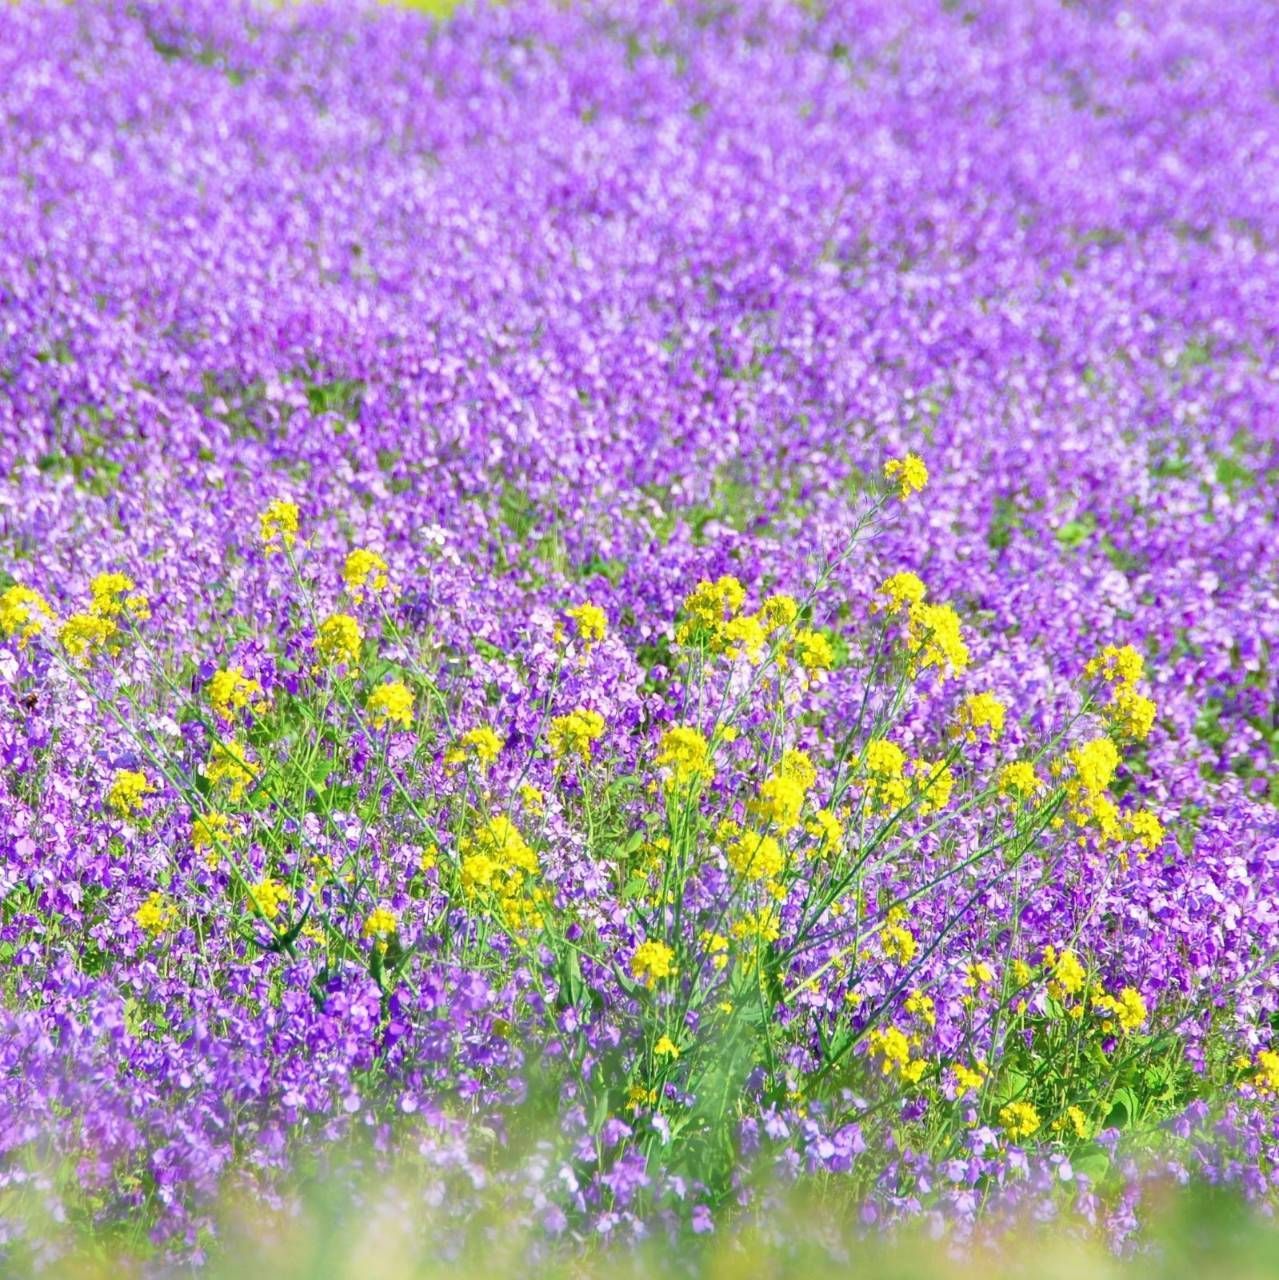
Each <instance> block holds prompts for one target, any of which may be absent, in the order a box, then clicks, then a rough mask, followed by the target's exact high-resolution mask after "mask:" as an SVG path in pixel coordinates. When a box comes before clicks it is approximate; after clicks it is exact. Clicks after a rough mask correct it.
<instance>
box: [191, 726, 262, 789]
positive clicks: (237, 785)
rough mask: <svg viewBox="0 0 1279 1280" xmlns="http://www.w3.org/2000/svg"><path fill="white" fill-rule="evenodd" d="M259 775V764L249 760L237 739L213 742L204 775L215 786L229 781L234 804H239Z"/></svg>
mask: <svg viewBox="0 0 1279 1280" xmlns="http://www.w3.org/2000/svg"><path fill="white" fill-rule="evenodd" d="M257 775H258V768H257V765H255V764H253V763H252V762H251V761H250V760H249V758H248V755H247V753H246V751H245V749H244V747H243V746H241V745H240V744H239V743H238V742H236V741H235V739H232V740H231V741H230V742H215V743H214V744H213V749H212V750H211V751H210V752H209V760H208V763H207V764H206V765H205V766H204V776H205V777H206V778H208V780H209V782H210V784H211V785H213V786H215V787H216V786H219V785H220V784H221V783H223V782H225V783H227V784H228V785H229V786H230V791H229V793H228V795H229V798H230V801H231V803H232V804H239V803H240V801H241V800H243V799H244V795H245V792H246V791H247V790H248V789H249V787H250V786H251V785H252V783H253V780H254V779H255V778H256V777H257Z"/></svg>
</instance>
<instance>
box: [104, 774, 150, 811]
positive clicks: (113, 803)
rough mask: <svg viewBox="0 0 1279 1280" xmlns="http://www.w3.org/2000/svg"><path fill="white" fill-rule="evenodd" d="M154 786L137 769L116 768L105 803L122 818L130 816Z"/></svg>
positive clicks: (139, 806) (140, 805)
mask: <svg viewBox="0 0 1279 1280" xmlns="http://www.w3.org/2000/svg"><path fill="white" fill-rule="evenodd" d="M154 790H155V788H154V787H153V786H152V785H151V783H150V781H149V779H148V778H147V775H146V774H145V773H143V772H141V771H140V770H138V769H118V770H117V771H116V775H115V777H114V778H113V779H112V781H111V790H110V791H108V792H107V804H108V805H110V807H111V808H112V809H114V810H115V812H116V813H118V814H119V815H120V817H122V818H131V817H132V816H133V815H134V814H135V813H137V811H138V810H139V809H140V808H141V807H142V801H143V798H144V797H146V796H149V795H150V794H151V793H152V792H153V791H154Z"/></svg>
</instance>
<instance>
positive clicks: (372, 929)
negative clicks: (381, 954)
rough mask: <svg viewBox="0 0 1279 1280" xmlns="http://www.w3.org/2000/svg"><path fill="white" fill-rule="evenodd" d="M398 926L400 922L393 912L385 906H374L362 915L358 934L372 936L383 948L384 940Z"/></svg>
mask: <svg viewBox="0 0 1279 1280" xmlns="http://www.w3.org/2000/svg"><path fill="white" fill-rule="evenodd" d="M399 927H400V922H399V920H398V919H397V918H396V915H395V912H394V911H392V910H391V909H390V907H387V906H377V907H374V908H373V910H372V911H370V912H369V914H368V915H367V916H365V917H364V924H363V925H362V926H361V928H360V935H361V937H364V938H373V939H376V940H377V941H378V942H380V943H381V944H382V946H383V948H385V946H386V940H387V939H388V938H390V937H391V936H392V934H394V933H395V931H396V930H397V929H398V928H399Z"/></svg>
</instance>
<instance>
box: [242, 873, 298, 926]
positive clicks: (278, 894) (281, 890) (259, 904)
mask: <svg viewBox="0 0 1279 1280" xmlns="http://www.w3.org/2000/svg"><path fill="white" fill-rule="evenodd" d="M249 893H250V896H251V898H252V901H253V908H254V910H255V911H256V912H257V913H258V915H260V916H261V917H262V918H263V919H264V920H274V919H275V918H276V916H278V915H279V914H280V908H281V907H282V906H283V905H284V904H285V903H286V902H288V900H289V891H288V888H287V887H286V886H285V885H282V884H281V883H280V882H279V881H278V880H273V879H272V878H271V877H270V876H266V877H265V878H264V879H262V880H259V881H258V883H257V884H255V885H253V887H252V888H251V889H250V890H249Z"/></svg>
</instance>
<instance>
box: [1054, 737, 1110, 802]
mask: <svg viewBox="0 0 1279 1280" xmlns="http://www.w3.org/2000/svg"><path fill="white" fill-rule="evenodd" d="M1067 755H1068V758H1069V760H1070V763H1071V764H1072V765H1074V767H1075V776H1076V777H1077V778H1078V780H1079V783H1080V785H1081V786H1082V787H1083V788H1084V790H1085V791H1089V792H1092V793H1093V794H1096V793H1098V792H1102V791H1105V789H1106V788H1107V787H1108V786H1110V783H1111V781H1112V779H1113V778H1114V776H1115V770H1116V769H1117V768H1118V767H1119V752H1118V751H1116V750H1115V744H1114V743H1113V742H1111V740H1110V739H1109V738H1093V739H1092V741H1090V742H1085V743H1083V744H1082V745H1081V746H1078V747H1072V748H1071V749H1070V751H1069V752H1068V753H1067Z"/></svg>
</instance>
